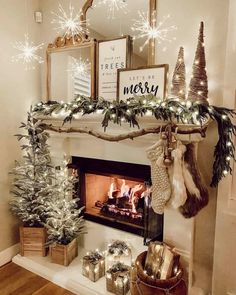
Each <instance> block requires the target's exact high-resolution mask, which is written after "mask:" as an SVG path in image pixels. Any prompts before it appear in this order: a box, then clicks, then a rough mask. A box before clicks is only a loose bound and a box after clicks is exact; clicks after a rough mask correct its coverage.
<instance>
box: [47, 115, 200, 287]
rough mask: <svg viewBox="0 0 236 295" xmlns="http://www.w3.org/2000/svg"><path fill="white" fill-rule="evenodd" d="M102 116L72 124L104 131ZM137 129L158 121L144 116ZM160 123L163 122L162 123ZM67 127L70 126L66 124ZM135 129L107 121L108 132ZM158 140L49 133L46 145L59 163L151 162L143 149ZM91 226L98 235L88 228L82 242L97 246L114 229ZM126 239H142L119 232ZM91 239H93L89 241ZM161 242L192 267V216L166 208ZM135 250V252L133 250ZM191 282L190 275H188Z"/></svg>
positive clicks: (196, 138)
mask: <svg viewBox="0 0 236 295" xmlns="http://www.w3.org/2000/svg"><path fill="white" fill-rule="evenodd" d="M102 118H103V116H102V115H100V114H93V115H86V116H83V117H79V118H78V119H77V120H75V121H73V122H72V126H73V127H87V128H90V129H92V130H96V131H100V132H103V128H102V127H101V122H102ZM52 123H53V125H57V126H58V125H59V126H60V125H61V124H62V122H61V120H60V119H59V120H54V121H53V122H52ZM139 123H140V128H148V127H155V126H157V124H158V122H157V121H156V119H155V118H152V117H150V116H146V117H144V118H141V119H140V120H139ZM162 124H163V122H162ZM67 126H70V125H69V124H67ZM133 130H135V129H134V128H132V127H130V126H129V124H122V126H120V125H116V124H113V123H110V125H109V127H108V128H107V130H106V133H108V134H113V135H117V134H121V133H126V132H129V131H133ZM136 130H137V129H136ZM158 139H159V135H156V134H153V135H146V136H142V137H139V138H135V139H134V140H130V139H128V140H124V141H121V142H107V141H103V140H100V139H97V138H95V137H92V136H89V135H87V134H78V133H77V134H73V133H72V134H56V133H51V139H50V141H49V144H50V146H51V152H52V157H53V160H54V161H55V162H56V163H57V164H60V161H61V160H62V158H63V156H64V155H68V156H78V157H85V158H95V159H102V160H111V161H118V162H127V163H136V164H146V165H150V162H149V160H148V159H147V157H146V152H145V150H146V148H148V147H149V146H151V145H153V144H154V143H155V142H156V141H157V140H158ZM181 139H182V140H186V141H189V140H194V141H199V140H201V136H200V135H191V138H190V137H189V135H186V136H181ZM93 226H94V228H97V229H99V235H98V236H97V237H96V239H93V237H94V235H93V233H92V232H91V231H90V232H89V233H88V234H87V235H85V236H84V244H85V245H86V244H88V245H89V244H90V245H91V244H92V245H94V248H100V247H101V245H102V244H103V243H104V240H106V241H108V240H109V239H110V238H111V237H112V236H113V234H114V230H113V229H111V228H109V229H107V228H106V229H105V228H104V230H103V227H101V226H99V225H96V224H94V225H93ZM122 236H123V237H126V239H131V244H132V246H133V248H134V249H137V250H138V249H139V247H140V246H141V245H142V243H143V239H142V238H140V237H136V238H135V239H132V238H131V237H132V236H133V235H130V234H122ZM91 238H92V240H91ZM164 241H166V242H167V243H169V244H171V245H173V246H175V247H176V248H177V249H178V251H179V252H180V254H181V255H183V258H184V264H185V265H187V266H188V270H190V273H191V270H192V263H193V251H194V247H193V244H194V218H192V219H188V220H187V219H185V218H183V217H182V215H181V214H180V213H179V212H178V211H176V210H174V209H166V211H165V215H164ZM136 253H138V251H137V252H136ZM189 280H190V284H191V281H192V276H191V275H190V276H189Z"/></svg>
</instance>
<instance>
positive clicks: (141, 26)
mask: <svg viewBox="0 0 236 295" xmlns="http://www.w3.org/2000/svg"><path fill="white" fill-rule="evenodd" d="M138 14H139V19H138V20H135V21H134V24H133V26H132V28H131V29H132V31H134V32H136V33H137V35H136V36H135V37H134V39H140V38H146V41H145V42H144V44H143V45H142V46H141V47H140V51H143V49H144V47H145V46H146V45H147V44H148V43H149V41H152V40H157V42H158V43H161V42H164V41H167V42H171V41H173V40H175V39H176V38H175V37H173V38H170V37H169V36H168V35H169V33H170V32H172V31H175V30H176V29H177V27H176V26H174V25H173V26H169V27H165V23H166V21H167V20H168V19H169V18H170V16H169V15H167V16H165V17H164V18H163V19H162V21H161V22H159V23H158V24H156V13H155V12H154V13H153V15H152V20H151V23H150V20H149V16H148V15H147V14H146V13H144V12H140V11H139V12H138Z"/></svg>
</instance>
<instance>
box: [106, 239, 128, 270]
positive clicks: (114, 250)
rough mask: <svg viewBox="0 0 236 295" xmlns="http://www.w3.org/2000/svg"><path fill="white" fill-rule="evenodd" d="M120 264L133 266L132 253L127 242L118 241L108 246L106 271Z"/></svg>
mask: <svg viewBox="0 0 236 295" xmlns="http://www.w3.org/2000/svg"><path fill="white" fill-rule="evenodd" d="M118 262H120V263H123V264H125V265H128V266H131V265H132V252H131V248H130V247H129V245H128V244H127V243H126V242H124V241H119V240H116V241H114V242H112V243H111V244H109V245H108V249H107V251H106V270H108V269H109V268H111V267H112V266H113V265H114V264H116V263H118Z"/></svg>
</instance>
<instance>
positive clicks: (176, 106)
mask: <svg viewBox="0 0 236 295" xmlns="http://www.w3.org/2000/svg"><path fill="white" fill-rule="evenodd" d="M34 112H35V114H37V115H44V116H54V115H57V114H61V115H64V122H63V123H64V124H65V123H67V122H71V121H72V120H73V119H74V118H75V116H76V115H77V114H81V115H82V116H83V115H89V114H94V113H101V114H102V115H103V120H102V126H103V128H104V131H106V129H107V127H108V126H109V123H110V122H113V123H115V124H120V125H121V124H122V123H123V122H127V123H129V124H130V126H131V127H138V128H139V123H138V118H139V117H143V116H145V115H147V114H149V115H150V116H153V117H155V118H156V119H157V120H162V121H165V122H171V123H177V124H178V123H182V124H186V125H187V124H195V125H197V126H199V127H201V126H203V125H204V123H206V122H207V121H208V120H209V119H212V120H214V121H215V122H216V123H217V125H218V135H219V140H218V142H217V144H216V146H215V152H214V158H215V161H214V164H213V177H212V181H211V186H214V187H215V186H217V185H218V183H219V181H220V180H221V179H222V177H224V176H225V175H226V174H228V173H232V168H231V159H233V160H235V147H234V143H233V136H234V135H236V126H235V125H234V124H233V122H232V118H233V117H234V116H235V115H236V113H235V112H234V110H231V109H227V108H223V107H216V106H208V105H206V104H204V103H199V102H191V101H189V100H187V101H186V100H185V101H180V100H177V99H168V100H165V101H162V100H160V99H158V98H156V97H154V96H151V95H149V96H136V97H134V98H130V99H128V100H127V101H122V100H121V101H119V102H118V101H113V102H110V101H106V100H104V99H97V100H91V99H90V98H87V97H84V96H78V97H77V98H76V99H74V100H73V101H72V102H69V103H65V102H56V101H51V102H49V103H39V104H37V105H36V106H35V107H34Z"/></svg>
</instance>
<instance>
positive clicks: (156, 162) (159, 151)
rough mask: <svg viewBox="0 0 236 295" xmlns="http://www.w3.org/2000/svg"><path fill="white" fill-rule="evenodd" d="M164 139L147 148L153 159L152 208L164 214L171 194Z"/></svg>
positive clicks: (150, 158)
mask: <svg viewBox="0 0 236 295" xmlns="http://www.w3.org/2000/svg"><path fill="white" fill-rule="evenodd" d="M163 144H164V143H163V140H159V141H158V142H157V143H156V144H155V145H154V146H152V147H150V148H149V149H148V150H147V157H148V159H149V160H150V161H151V177H152V202H151V205H152V208H153V210H154V211H155V212H156V213H157V214H163V213H164V209H165V204H166V202H167V201H168V200H169V198H170V196H171V187H170V181H169V176H168V171H167V168H166V167H165V165H164V164H163V159H164V153H163V148H164V146H163Z"/></svg>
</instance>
